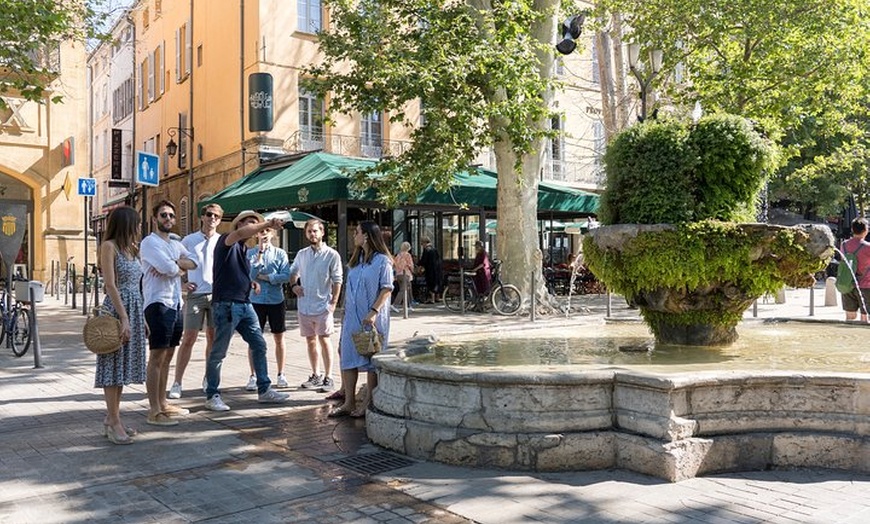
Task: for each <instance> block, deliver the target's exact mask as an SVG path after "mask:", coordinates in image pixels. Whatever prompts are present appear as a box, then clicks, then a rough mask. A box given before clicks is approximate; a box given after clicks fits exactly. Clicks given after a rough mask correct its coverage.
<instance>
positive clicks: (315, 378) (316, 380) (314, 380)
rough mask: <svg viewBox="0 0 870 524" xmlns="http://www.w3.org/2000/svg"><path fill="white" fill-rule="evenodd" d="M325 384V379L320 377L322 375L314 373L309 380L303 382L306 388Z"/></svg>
mask: <svg viewBox="0 0 870 524" xmlns="http://www.w3.org/2000/svg"><path fill="white" fill-rule="evenodd" d="M322 385H323V379H321V378H320V375H318V374H316V373H315V374H313V375H311V376H310V377H308V380H306V381H305V382H303V383H302V387H303V388H305V389H317V388H319V387H320V386H322Z"/></svg>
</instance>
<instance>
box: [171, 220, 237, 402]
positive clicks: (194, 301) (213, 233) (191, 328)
mask: <svg viewBox="0 0 870 524" xmlns="http://www.w3.org/2000/svg"><path fill="white" fill-rule="evenodd" d="M223 215H224V210H223V208H222V207H221V206H220V205H219V204H209V205H207V206H205V207H204V208H203V210H202V215H201V216H200V217H199V221H200V228H199V231H194V232H193V233H191V234H189V235H187V236H186V237H184V238H183V239H181V243H182V244H183V245H184V247H185V248H187V250H188V251H189V252H190V253H191V254H192V255H193V259H194V260H195V261H196V264H197V267H196V269H192V270H190V271H188V272H187V283H185V284H184V290H185V292H187V296H186V297H185V300H184V332H183V333H182V334H181V345H179V346H178V356H177V357H176V359H175V380H174V381H173V383H172V387H171V388H169V398H181V392H182V387H181V384H182V380H183V379H184V372H185V370H187V365H188V363H189V362H190V356H191V353H192V351H193V345H194V344H195V343H196V338H197V337H198V336H199V332H200V331H202V329H203V325H204V324H206V325H207V327H206V328H205V359H206V360H208V355H209V354H210V353H211V346H212V343H213V342H214V321H213V318H212V310H211V284H212V281H213V277H212V274H213V273H212V269H213V268H212V266H213V265H214V248H215V246H216V245H217V241H218V237H219V236H220V235H218V234H217V227H218V225H219V224H220V223H221V218H222V217H223ZM205 387H206V383H205V377H203V379H202V388H203V391H205Z"/></svg>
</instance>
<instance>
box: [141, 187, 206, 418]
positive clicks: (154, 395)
mask: <svg viewBox="0 0 870 524" xmlns="http://www.w3.org/2000/svg"><path fill="white" fill-rule="evenodd" d="M151 218H152V220H153V221H154V226H155V231H153V232H152V233H151V234H150V235H148V236H147V237H145V238H144V239H143V240H142V247H141V255H142V270H143V276H142V292H143V295H144V298H145V321H146V322H147V323H148V328H149V335H148V343H149V347H150V351H149V352H148V375H147V377H146V380H145V389H146V391H147V393H148V404H149V406H150V409H149V412H148V420H147V421H146V422H147V423H148V424H151V425H153V426H175V425H177V424H178V420H176V419H175V417H179V416H184V415H187V414H188V413H189V411H188V410H187V409H184V408H179V407H177V406H173V405H171V404H169V402H168V401H167V399H166V393H165V392H166V383H167V382H168V381H169V366H170V364H171V363H172V356H173V355H174V354H175V347H176V346H178V342H179V341H180V340H181V332H182V330H183V326H184V323H183V322H184V320H183V318H182V315H181V305H182V304H181V276H182V275H183V274H184V272H185V271H187V270H189V269H195V268H196V267H197V266H196V262H195V261H194V260H193V259H192V255H191V254H190V253H189V252H188V251H187V249H186V248H185V247H184V245H182V243H181V242H180V241H178V240H174V239H172V238H171V237H170V233H171V232H172V228H173V226H175V205H174V204H172V202H169V201H168V200H161V201H160V202H158V203H157V205H155V206H154V208H153V210H152V214H151Z"/></svg>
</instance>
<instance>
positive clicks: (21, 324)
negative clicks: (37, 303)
mask: <svg viewBox="0 0 870 524" xmlns="http://www.w3.org/2000/svg"><path fill="white" fill-rule="evenodd" d="M9 337H10V339H11V340H12V354H14V355H15V356H16V357H20V356H23V355H24V354H25V353H27V350H28V349H30V311H29V310H27V309H19V310H16V311H13V312H12V333H10V334H9Z"/></svg>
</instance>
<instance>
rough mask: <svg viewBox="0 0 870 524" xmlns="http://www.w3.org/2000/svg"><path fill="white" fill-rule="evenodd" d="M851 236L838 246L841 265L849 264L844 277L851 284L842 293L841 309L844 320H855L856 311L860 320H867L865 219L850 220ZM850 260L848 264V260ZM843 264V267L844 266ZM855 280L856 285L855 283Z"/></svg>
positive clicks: (869, 270)
mask: <svg viewBox="0 0 870 524" xmlns="http://www.w3.org/2000/svg"><path fill="white" fill-rule="evenodd" d="M851 228H852V238H850V239H849V240H846V241H844V242H843V244H842V245H841V246H840V251H841V252H842V253H841V255H842V260H840V264H841V266H843V265H844V264H845V265H846V266H849V267H850V268H851V269H850V271H851V272H854V274H853V273H851V272H850V273H849V274H848V275H846V279H847V280H848V281H849V283H850V284H852V285H851V286H850V287H851V288H852V289H851V290H850V291H849V292H847V293H842V295H843V310H844V311H845V312H846V320H849V321H851V320H856V319H857V318H858V311H860V312H861V322H865V323H866V322H867V319H868V317H867V309H868V306H870V249H867V248H868V247H870V242H867V240H866V237H867V232H868V224H867V220H866V219H864V218H862V217H858V218H856V219H855V220H853V221H852V226H851ZM850 261H851V262H852V264H851V265H849V262H850ZM846 266H843V267H846ZM855 282H857V285H855Z"/></svg>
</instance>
